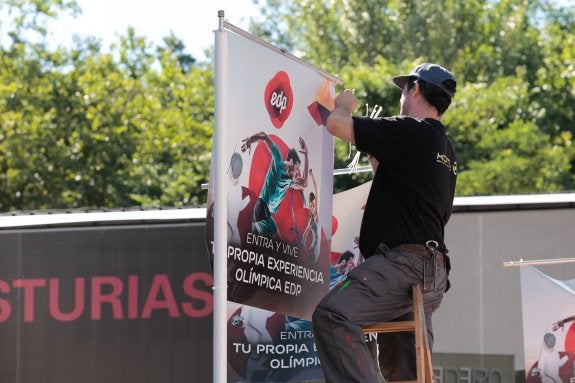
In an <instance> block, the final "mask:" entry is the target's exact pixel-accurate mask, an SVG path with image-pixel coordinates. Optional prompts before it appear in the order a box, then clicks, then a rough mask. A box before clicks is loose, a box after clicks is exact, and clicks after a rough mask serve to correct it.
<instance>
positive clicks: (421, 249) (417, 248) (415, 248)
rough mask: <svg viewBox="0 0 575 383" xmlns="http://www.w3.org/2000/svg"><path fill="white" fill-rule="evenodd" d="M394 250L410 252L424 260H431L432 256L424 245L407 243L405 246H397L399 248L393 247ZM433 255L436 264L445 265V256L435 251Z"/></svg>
mask: <svg viewBox="0 0 575 383" xmlns="http://www.w3.org/2000/svg"><path fill="white" fill-rule="evenodd" d="M395 249H397V250H404V251H407V252H410V253H412V254H416V255H419V256H420V257H423V258H426V259H432V258H433V254H432V252H431V250H429V249H428V248H427V246H425V245H418V244H415V243H407V244H403V245H399V246H397V247H395ZM435 255H436V257H437V263H440V264H445V256H444V255H443V253H442V252H441V251H439V250H436V251H435Z"/></svg>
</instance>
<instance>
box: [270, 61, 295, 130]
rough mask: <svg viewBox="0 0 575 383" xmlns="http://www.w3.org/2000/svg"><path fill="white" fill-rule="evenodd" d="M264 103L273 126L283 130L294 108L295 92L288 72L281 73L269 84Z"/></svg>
mask: <svg viewBox="0 0 575 383" xmlns="http://www.w3.org/2000/svg"><path fill="white" fill-rule="evenodd" d="M264 102H265V104H266V109H267V111H268V114H269V115H270V118H271V120H272V124H273V125H274V126H275V127H276V128H278V129H279V128H281V127H282V125H283V124H284V122H285V121H286V120H287V119H288V117H289V115H290V113H291V108H292V106H293V91H292V89H291V84H290V81H289V77H288V75H287V73H286V72H284V71H280V72H278V73H276V75H275V76H274V77H273V78H272V79H271V80H270V81H269V82H268V85H267V86H266V91H265V94H264Z"/></svg>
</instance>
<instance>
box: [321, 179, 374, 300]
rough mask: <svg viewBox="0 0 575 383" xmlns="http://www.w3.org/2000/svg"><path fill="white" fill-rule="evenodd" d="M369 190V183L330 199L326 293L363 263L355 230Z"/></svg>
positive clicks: (361, 216)
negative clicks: (329, 249)
mask: <svg viewBox="0 0 575 383" xmlns="http://www.w3.org/2000/svg"><path fill="white" fill-rule="evenodd" d="M370 188H371V181H370V182H366V183H364V184H362V185H360V186H357V187H355V188H353V189H349V190H346V191H344V192H341V193H337V194H336V195H334V197H333V218H332V232H333V237H332V243H331V259H330V282H329V284H330V290H331V289H333V288H334V287H335V286H337V285H338V284H340V283H341V282H342V281H343V280H345V278H346V277H347V273H348V272H349V271H350V270H351V269H353V268H354V267H355V266H357V265H358V264H360V263H361V262H363V256H362V254H361V253H360V251H359V229H360V227H361V220H362V218H363V211H364V209H365V204H366V203H367V197H368V195H369V190H370Z"/></svg>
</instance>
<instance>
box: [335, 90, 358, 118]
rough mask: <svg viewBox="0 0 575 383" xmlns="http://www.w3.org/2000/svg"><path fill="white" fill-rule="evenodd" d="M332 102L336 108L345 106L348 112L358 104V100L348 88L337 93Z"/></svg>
mask: <svg viewBox="0 0 575 383" xmlns="http://www.w3.org/2000/svg"><path fill="white" fill-rule="evenodd" d="M334 103H335V107H336V108H345V109H346V110H347V111H348V112H349V113H352V112H353V111H354V110H356V109H357V107H358V106H359V101H358V100H357V98H356V97H355V95H354V94H353V91H352V90H350V89H346V90H344V91H343V92H341V93H340V94H338V95H337V97H336V98H335V100H334Z"/></svg>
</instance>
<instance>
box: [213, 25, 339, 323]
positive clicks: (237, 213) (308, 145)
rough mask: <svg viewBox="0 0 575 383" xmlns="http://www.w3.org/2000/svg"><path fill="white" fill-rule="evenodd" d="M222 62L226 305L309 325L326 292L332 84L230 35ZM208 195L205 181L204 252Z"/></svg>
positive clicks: (283, 56)
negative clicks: (302, 320) (307, 321)
mask: <svg viewBox="0 0 575 383" xmlns="http://www.w3.org/2000/svg"><path fill="white" fill-rule="evenodd" d="M252 37H253V36H252ZM226 56H227V79H228V81H227V84H226V88H225V92H226V98H227V103H226V104H225V107H226V110H225V111H224V113H225V116H226V121H227V122H228V126H226V127H225V132H226V134H225V135H224V137H225V138H224V139H225V140H227V141H226V148H227V151H228V152H227V153H226V155H225V156H226V157H227V158H226V159H225V161H227V162H226V163H227V164H229V166H228V169H227V175H228V182H227V184H226V185H221V187H225V188H226V189H227V190H226V193H227V229H228V235H227V241H228V243H227V254H226V257H227V273H228V279H227V281H228V301H231V302H235V303H239V304H243V305H248V306H252V307H257V308H261V309H264V310H268V311H272V312H279V313H282V314H284V315H290V316H295V317H298V318H307V319H309V318H311V313H312V312H313V309H314V308H315V306H316V304H317V303H318V302H319V300H320V299H321V298H322V297H323V296H324V295H325V294H326V292H327V290H328V286H329V272H328V270H329V261H330V257H329V253H330V241H331V207H332V188H333V174H332V173H333V137H332V136H331V135H330V134H329V133H327V131H326V129H325V126H324V122H325V118H326V117H327V115H328V114H329V110H331V109H332V108H333V98H334V93H335V82H334V81H336V80H337V78H336V77H333V76H330V75H327V74H325V73H321V71H319V70H317V69H315V68H313V67H311V66H309V65H304V64H303V63H302V62H299V61H297V60H295V59H294V58H293V57H291V56H288V55H286V54H284V53H281V52H280V51H279V50H277V49H272V48H271V47H270V46H266V45H265V44H263V43H261V42H258V41H255V39H254V38H247V37H246V36H243V35H239V34H236V33H233V32H231V31H230V32H228V39H227V55H226ZM220 112H221V111H220ZM213 194H214V190H213V182H211V181H210V189H209V190H208V206H209V208H208V217H207V221H206V228H207V230H206V235H207V241H208V246H209V247H210V248H211V245H210V244H213V202H214V196H213ZM218 256H221V255H218Z"/></svg>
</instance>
